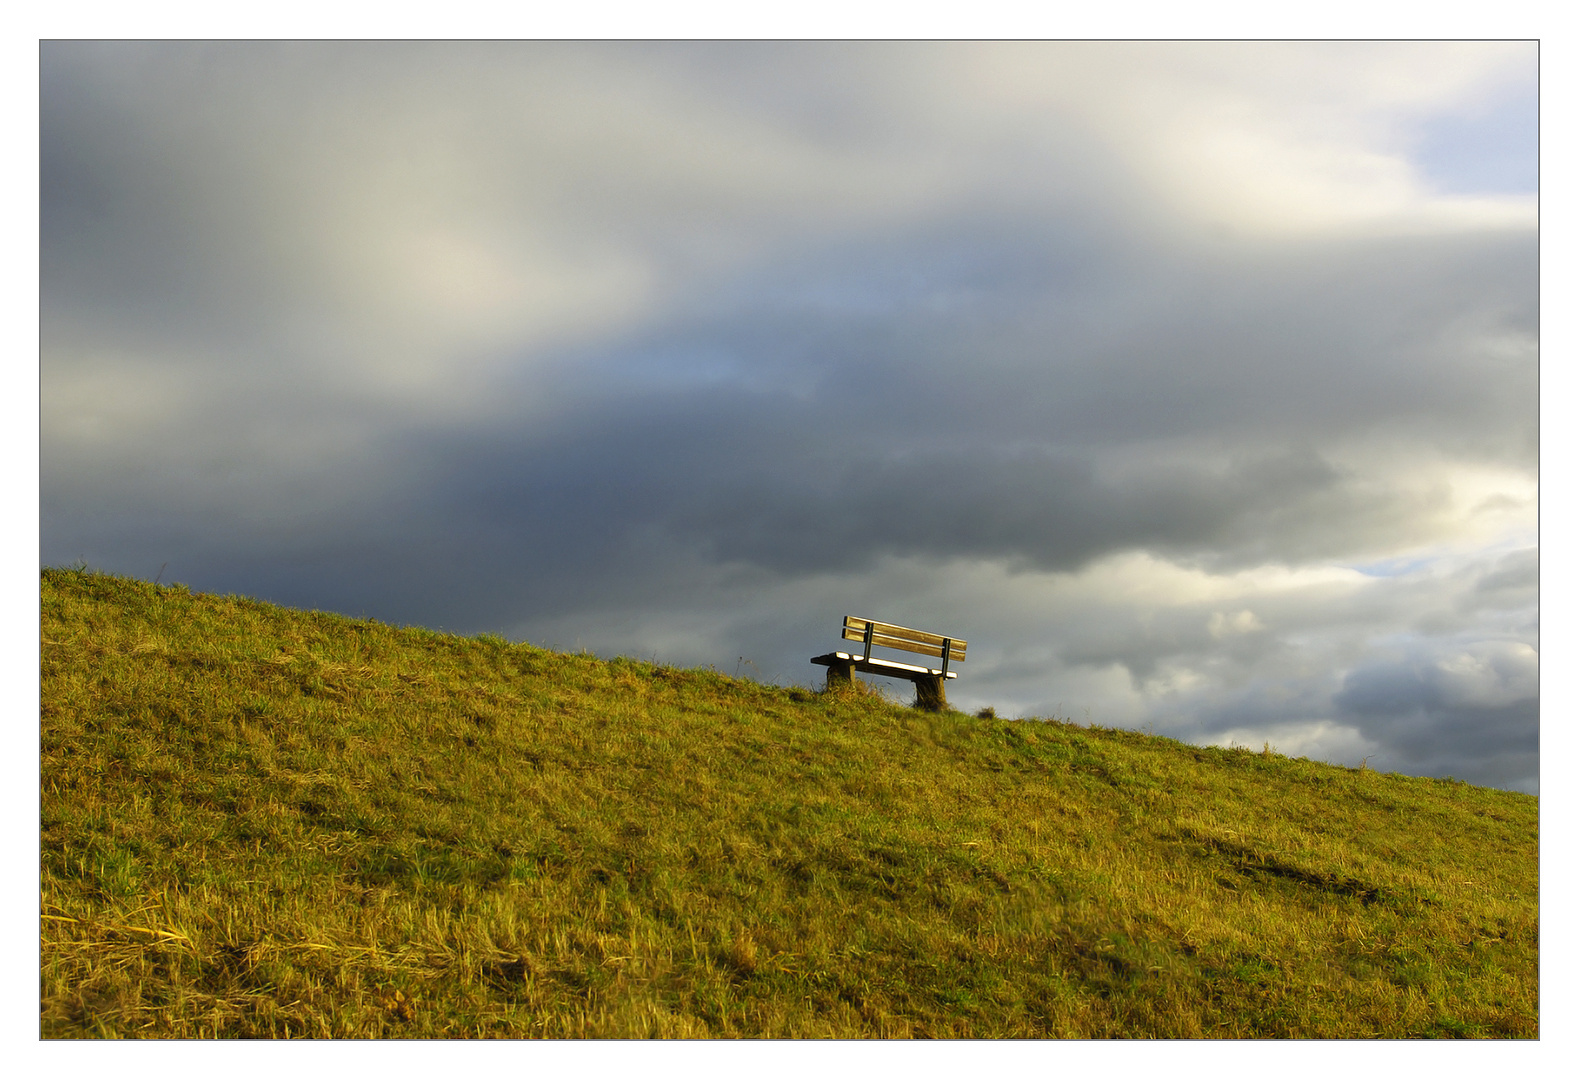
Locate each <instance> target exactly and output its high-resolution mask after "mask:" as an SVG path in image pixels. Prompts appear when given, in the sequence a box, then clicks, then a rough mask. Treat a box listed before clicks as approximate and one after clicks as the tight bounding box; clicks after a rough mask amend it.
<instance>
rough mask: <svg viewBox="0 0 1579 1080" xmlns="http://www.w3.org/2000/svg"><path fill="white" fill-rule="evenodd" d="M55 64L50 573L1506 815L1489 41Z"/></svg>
mask: <svg viewBox="0 0 1579 1080" xmlns="http://www.w3.org/2000/svg"><path fill="white" fill-rule="evenodd" d="M42 55H43V65H42V96H41V162H42V175H41V182H42V190H43V203H42V217H41V228H42V250H41V259H42V267H43V276H42V281H43V302H42V324H43V350H44V356H43V367H42V380H41V383H42V402H41V407H42V492H43V504H42V507H41V510H42V518H43V536H42V547H43V555H44V559H45V561H46V562H64V561H69V560H71V559H75V558H77V557H79V556H80V557H84V558H87V559H88V560H89V561H90V562H92V563H94V564H95V565H101V566H104V567H106V568H109V569H117V570H122V571H126V572H132V573H139V574H143V575H145V576H151V575H152V574H153V573H154V572H155V571H156V570H157V568H158V567H159V566H160V565H161V564H164V563H166V562H168V563H170V572H169V573H167V575H166V576H167V579H168V578H169V577H171V576H176V577H177V579H179V580H184V581H187V582H189V583H190V584H193V585H194V586H197V587H200V588H209V589H220V590H237V591H242V592H248V593H252V594H255V595H262V596H265V597H267V598H270V599H275V600H280V601H282V602H288V603H294V604H301V605H306V606H312V607H323V608H331V609H335V610H343V611H348V612H354V613H359V614H372V615H376V616H378V617H381V618H386V619H391V620H393V621H397V622H419V623H424V624H428V625H441V626H445V627H448V628H451V629H457V630H466V631H470V630H481V629H493V630H499V629H504V630H507V631H509V632H511V633H514V634H516V635H518V636H526V637H530V638H531V639H532V640H537V641H544V642H547V643H553V642H555V641H557V642H559V643H561V644H564V645H566V646H571V645H574V644H577V643H580V644H583V645H585V646H587V647H591V648H596V649H599V650H602V651H606V652H612V651H618V652H629V653H635V654H642V655H651V654H655V653H656V654H661V655H662V656H663V657H664V658H666V659H671V660H674V661H676V662H685V663H716V664H719V665H721V666H726V667H731V668H732V667H734V666H736V665H737V664H740V663H743V660H744V659H750V660H751V661H752V662H753V663H754V664H756V665H758V669H759V670H761V671H762V673H763V674H764V675H768V676H771V677H777V678H781V679H783V680H785V681H801V680H806V679H810V678H812V677H813V674H814V673H813V672H812V671H811V669H810V667H809V665H807V664H806V657H809V656H811V655H813V654H815V653H818V652H823V651H826V648H827V647H828V641H827V640H826V639H827V637H828V636H829V632H828V629H827V628H828V626H830V625H833V624H834V623H835V622H836V620H837V618H838V617H839V616H840V615H843V614H845V613H846V609H849V611H850V613H854V614H865V615H871V616H875V617H879V618H889V619H893V620H895V621H898V622H902V623H907V624H909V625H925V626H933V625H936V626H940V627H943V628H944V629H946V630H949V631H952V632H957V633H959V634H960V635H961V636H965V637H967V638H970V639H971V641H972V646H971V649H972V651H971V659H970V660H969V661H968V662H967V665H966V666H965V668H964V669H963V670H964V672H965V678H962V679H961V680H960V681H959V683H958V684H957V688H955V689H952V690H951V692H952V693H953V694H954V695H955V696H956V697H957V698H958V700H960V701H961V702H962V703H966V704H968V703H971V702H979V703H981V704H986V703H995V704H997V705H998V706H999V711H1000V712H1001V713H1013V712H1024V713H1028V714H1038V715H1048V714H1050V713H1051V712H1056V711H1058V710H1060V709H1062V710H1064V711H1065V714H1067V713H1068V712H1069V711H1070V710H1076V709H1078V710H1081V712H1080V715H1081V716H1083V715H1084V710H1086V709H1089V710H1091V714H1092V719H1093V720H1096V721H1098V722H1103V723H1124V724H1138V725H1150V726H1152V727H1154V728H1155V729H1156V730H1158V731H1162V732H1167V733H1172V734H1177V735H1178V736H1179V737H1181V738H1190V739H1196V740H1203V741H1209V740H1213V739H1218V740H1220V739H1223V738H1227V737H1234V738H1243V739H1244V740H1245V741H1253V737H1254V736H1255V735H1256V734H1257V733H1262V737H1263V738H1264V737H1266V733H1274V734H1275V733H1282V737H1283V738H1284V739H1285V741H1287V742H1288V743H1289V744H1290V745H1299V746H1309V747H1313V748H1318V749H1319V748H1325V751H1324V752H1327V753H1330V754H1333V755H1335V760H1336V759H1342V760H1353V761H1357V760H1358V757H1355V755H1358V756H1360V757H1363V756H1365V754H1367V753H1369V754H1373V755H1374V756H1373V760H1372V764H1373V765H1376V764H1377V763H1378V761H1386V762H1390V763H1391V764H1390V765H1389V766H1388V767H1396V768H1401V769H1405V770H1406V771H1438V772H1440V771H1444V770H1446V771H1451V772H1453V773H1454V774H1455V775H1461V776H1464V777H1466V778H1474V777H1482V778H1489V779H1488V782H1496V783H1504V784H1508V785H1513V786H1522V787H1524V788H1526V789H1531V790H1533V788H1534V785H1535V783H1536V779H1535V776H1536V770H1535V762H1536V758H1535V756H1534V755H1535V754H1536V741H1537V735H1536V734H1535V732H1536V728H1535V727H1534V724H1535V720H1534V716H1535V713H1534V707H1535V706H1534V700H1535V699H1534V698H1533V697H1532V696H1531V695H1530V694H1527V693H1526V692H1525V691H1526V690H1527V689H1528V687H1527V676H1528V673H1529V671H1532V670H1533V668H1530V667H1529V665H1530V664H1533V663H1534V659H1533V657H1534V655H1535V652H1534V650H1535V649H1536V648H1538V637H1537V621H1538V620H1537V607H1536V604H1537V598H1536V593H1535V589H1534V574H1535V565H1536V564H1535V560H1536V553H1535V549H1534V546H1533V545H1534V543H1535V507H1536V471H1535V469H1536V449H1537V442H1536V411H1535V407H1534V406H1535V394H1536V389H1535V380H1536V348H1537V308H1536V304H1537V295H1538V293H1537V284H1536V280H1537V279H1536V272H1537V261H1536V242H1537V237H1536V232H1535V216H1534V213H1535V211H1534V202H1533V192H1532V190H1531V189H1530V188H1529V187H1528V185H1526V184H1524V183H1523V182H1522V181H1520V182H1514V181H1513V180H1509V179H1507V178H1509V177H1517V176H1520V175H1524V174H1523V173H1521V172H1520V170H1521V169H1525V168H1526V166H1527V164H1528V162H1529V161H1532V160H1533V154H1534V144H1533V140H1532V139H1525V140H1523V141H1519V140H1511V139H1500V138H1494V137H1493V135H1492V131H1493V128H1495V129H1496V130H1499V131H1500V130H1503V125H1504V121H1507V122H1508V123H1513V122H1514V121H1517V120H1519V118H1521V117H1526V116H1527V114H1528V113H1529V111H1530V110H1531V109H1533V106H1534V98H1533V94H1534V89H1533V87H1534V81H1533V72H1534V54H1533V48H1532V47H1527V46H1525V45H1521V44H1513V45H1501V44H1493V45H1477V44H1468V43H1434V44H1410V45H1401V44H1364V43H1360V44H1303V45H1301V44H1267V43H1237V44H1201V45H1181V44H1163V43H1141V44H1098V43H1086V44H1067V45H1056V44H1039V43H1015V44H990V43H972V44H948V43H854V44H842V45H841V44H818V43H803V44H793V43H792V44H776V43H734V44H719V43H697V44H575V43H450V44H420V43H382V44H367V43H272V44H271V43H261V44H251V43H216V44H204V43H91V42H79V43H65V42H56V43H47V44H46V46H45V48H44V50H43V54H42ZM1488 117H1490V118H1493V119H1494V120H1495V121H1496V122H1495V124H1493V123H1492V120H1488V119H1487V118H1488ZM1519 122H1522V121H1519ZM1515 128H1517V125H1516V124H1515ZM1518 130H1523V129H1518ZM1477 157H1478V158H1481V159H1484V160H1485V161H1486V162H1488V164H1487V165H1486V168H1485V170H1484V171H1483V173H1475V172H1474V170H1472V169H1470V167H1469V166H1468V165H1467V164H1466V162H1469V161H1471V160H1473V159H1476V158H1477ZM1493 159H1494V161H1493ZM1487 177H1493V179H1487ZM1495 177H1502V179H1494V178H1495ZM857 607H858V608H859V610H856V608H857ZM808 649H810V650H811V651H810V652H808V651H807V650H808ZM1519 649H1523V650H1526V651H1527V652H1519V651H1518V650H1519ZM1499 650H1501V651H1499ZM1509 650H1512V651H1509ZM1510 665H1511V666H1510ZM1520 665H1524V666H1522V667H1521V666H1520ZM769 669H770V670H769ZM1521 673H1522V674H1521ZM1411 680H1412V681H1411ZM1499 680H1500V681H1499ZM1520 680H1526V681H1520ZM1499 688H1500V689H1499ZM1499 694H1500V695H1502V696H1500V697H1499V696H1498V695H1499ZM1510 694H1512V695H1514V696H1513V697H1508V695H1510ZM1389 695H1391V696H1389ZM1411 695H1412V696H1411ZM1505 698H1506V700H1504V699H1505ZM1390 701H1396V702H1399V703H1401V704H1399V705H1398V708H1397V709H1395V710H1393V711H1388V709H1383V708H1382V707H1381V706H1380V705H1379V704H1377V703H1380V702H1390ZM1406 706H1407V707H1406ZM1389 708H1391V706H1389ZM1433 732H1440V733H1441V734H1442V736H1443V737H1442V738H1441V739H1439V740H1436V741H1433V738H1432V733H1433ZM1271 741H1273V742H1274V743H1277V739H1275V738H1274V739H1272V740H1271ZM1279 745H1281V744H1279ZM1362 751H1363V753H1362ZM1477 770H1479V771H1477Z"/></svg>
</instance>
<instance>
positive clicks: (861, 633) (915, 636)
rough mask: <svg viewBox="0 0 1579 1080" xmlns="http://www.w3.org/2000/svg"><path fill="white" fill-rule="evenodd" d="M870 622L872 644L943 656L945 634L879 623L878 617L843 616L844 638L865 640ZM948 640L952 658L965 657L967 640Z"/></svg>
mask: <svg viewBox="0 0 1579 1080" xmlns="http://www.w3.org/2000/svg"><path fill="white" fill-rule="evenodd" d="M867 623H871V624H872V644H873V645H881V646H883V647H884V648H887V649H903V650H904V651H905V652H913V653H921V654H923V655H925V656H937V657H941V656H942V655H943V642H944V640H945V639H944V637H943V635H942V634H929V633H927V632H926V631H925V630H912V629H910V628H909V627H908V626H896V625H895V624H893V623H884V622H878V621H877V620H875V619H857V618H856V617H855V616H853V615H846V616H845V617H844V633H843V637H844V639H845V640H846V641H864V640H866V626H867ZM948 640H949V660H950V661H954V660H963V659H965V646H966V642H965V641H964V640H963V639H961V638H951V639H948Z"/></svg>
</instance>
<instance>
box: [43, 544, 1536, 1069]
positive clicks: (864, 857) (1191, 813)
mask: <svg viewBox="0 0 1579 1080" xmlns="http://www.w3.org/2000/svg"><path fill="white" fill-rule="evenodd" d="M42 613H43V614H42V627H41V631H42V638H43V647H42V648H43V651H42V658H43V659H42V708H41V712H42V715H41V720H40V723H41V745H42V757H41V762H40V767H41V777H40V779H41V813H40V837H41V850H42V865H41V867H40V893H41V943H40V944H41V973H40V995H41V1003H40V1004H41V1020H40V1024H41V1032H42V1034H43V1035H44V1036H45V1037H48V1038H62V1037H77V1036H89V1037H138V1036H142V1037H148V1036H157V1037H182V1038H193V1037H242V1036H333V1037H352V1038H360V1037H430V1036H434V1037H453V1036H482V1037H491V1036H502V1037H522V1036H549V1037H565V1036H614V1037H629V1036H706V1037H733V1036H751V1037H762V1036H765V1037H821V1036H834V1037H904V1036H932V1037H949V1036H955V1037H972V1038H984V1037H1014V1038H1021V1037H1031V1038H1050V1037H1054V1038H1055V1037H1077V1038H1091V1037H1108V1036H1121V1037H1132V1036H1162V1037H1189V1038H1195V1037H1202V1036H1207V1037H1212V1036H1226V1037H1250V1036H1257V1037H1261V1036H1271V1037H1291V1036H1292V1037H1318V1038H1346V1037H1414V1036H1424V1037H1438V1036H1440V1037H1464V1036H1469V1037H1518V1038H1534V1037H1536V1036H1537V1034H1538V1031H1537V1004H1538V1002H1537V992H1538V991H1537V988H1538V981H1537V962H1538V939H1539V931H1538V925H1539V923H1538V910H1537V900H1536V896H1537V874H1538V867H1537V811H1538V804H1537V800H1536V799H1535V798H1533V797H1531V796H1528V795H1521V794H1516V793H1510V792H1505V791H1496V790H1491V789H1487V788H1478V787H1473V786H1470V785H1467V784H1462V783H1458V782H1455V781H1451V780H1432V779H1417V778H1410V777H1404V776H1395V775H1383V774H1377V773H1375V772H1369V771H1360V770H1351V769H1345V768H1341V767H1337V766H1332V765H1327V764H1322V763H1318V762H1312V761H1306V760H1303V759H1300V760H1293V759H1289V758H1286V757H1282V756H1279V755H1277V754H1273V753H1253V752H1250V751H1247V750H1223V749H1215V748H1202V747H1192V746H1188V745H1184V744H1181V743H1178V742H1175V741H1172V740H1169V739H1164V738H1158V737H1155V736H1148V735H1144V734H1140V733H1137V732H1130V731H1118V730H1104V729H1096V728H1087V727H1081V726H1077V725H1073V724H1069V723H1065V722H1059V721H1056V720H1055V721H1029V720H1020V721H1010V720H1001V719H988V718H975V717H968V716H964V715H961V714H959V713H948V712H944V713H926V712H921V711H918V710H915V709H910V708H906V707H903V706H900V705H897V704H895V703H893V702H891V701H888V700H885V699H883V698H882V697H880V696H878V695H875V694H871V693H862V692H859V690H857V691H855V692H851V693H841V694H819V693H812V692H809V691H806V690H801V689H793V688H781V687H773V686H764V685H761V684H758V683H754V682H750V681H746V680H737V679H731V678H728V677H726V676H723V675H720V674H717V673H715V672H712V671H705V670H702V671H698V670H690V671H685V670H676V669H673V668H667V667H663V666H660V665H653V664H647V663H640V662H636V661H630V660H612V661H604V660H599V659H596V658H594V657H590V656H585V655H566V654H563V653H556V652H550V651H547V650H544V649H539V648H534V647H532V646H529V645H517V644H510V643H508V642H506V641H504V640H502V639H500V638H497V637H491V636H483V637H476V638H462V637H455V636H449V635H444V634H437V633H432V632H429V631H426V630H421V629H400V628H395V627H391V626H387V625H383V624H380V623H377V622H372V621H367V620H356V619H348V618H342V617H339V616H335V615H328V614H322V613H317V612H302V611H293V610H289V609H285V608H280V607H274V606H271V605H268V604H262V603H258V602H255V601H252V600H247V599H243V598H238V597H221V596H208V595H192V594H190V593H189V592H188V591H187V589H186V588H185V587H183V586H176V587H170V588H161V587H158V586H155V585H151V584H147V583H144V582H140V581H135V580H130V579H126V578H120V577H113V576H109V575H104V574H95V573H87V572H82V571H77V570H55V569H51V570H46V571H44V573H43V578H42Z"/></svg>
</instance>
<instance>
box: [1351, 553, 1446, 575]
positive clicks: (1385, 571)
mask: <svg viewBox="0 0 1579 1080" xmlns="http://www.w3.org/2000/svg"><path fill="white" fill-rule="evenodd" d="M1434 561H1435V560H1434V559H1431V558H1429V557H1422V556H1400V557H1398V558H1393V559H1382V560H1380V561H1378V562H1371V563H1356V564H1354V565H1352V566H1350V567H1349V569H1350V570H1358V571H1359V572H1360V573H1362V574H1364V575H1365V576H1366V577H1379V578H1395V577H1403V576H1404V575H1406V574H1412V573H1414V572H1415V571H1416V570H1419V569H1421V568H1422V567H1426V566H1429V565H1431V563H1432V562H1434Z"/></svg>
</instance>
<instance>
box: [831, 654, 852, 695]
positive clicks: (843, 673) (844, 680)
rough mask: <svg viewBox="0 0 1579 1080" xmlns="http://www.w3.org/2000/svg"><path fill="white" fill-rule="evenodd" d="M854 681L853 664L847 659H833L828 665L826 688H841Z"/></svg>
mask: <svg viewBox="0 0 1579 1080" xmlns="http://www.w3.org/2000/svg"><path fill="white" fill-rule="evenodd" d="M854 682H855V664H854V663H853V662H852V661H849V660H835V661H834V662H833V663H831V664H829V665H828V689H829V690H842V689H846V688H848V687H849V686H851V685H852V684H853V683H854Z"/></svg>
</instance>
